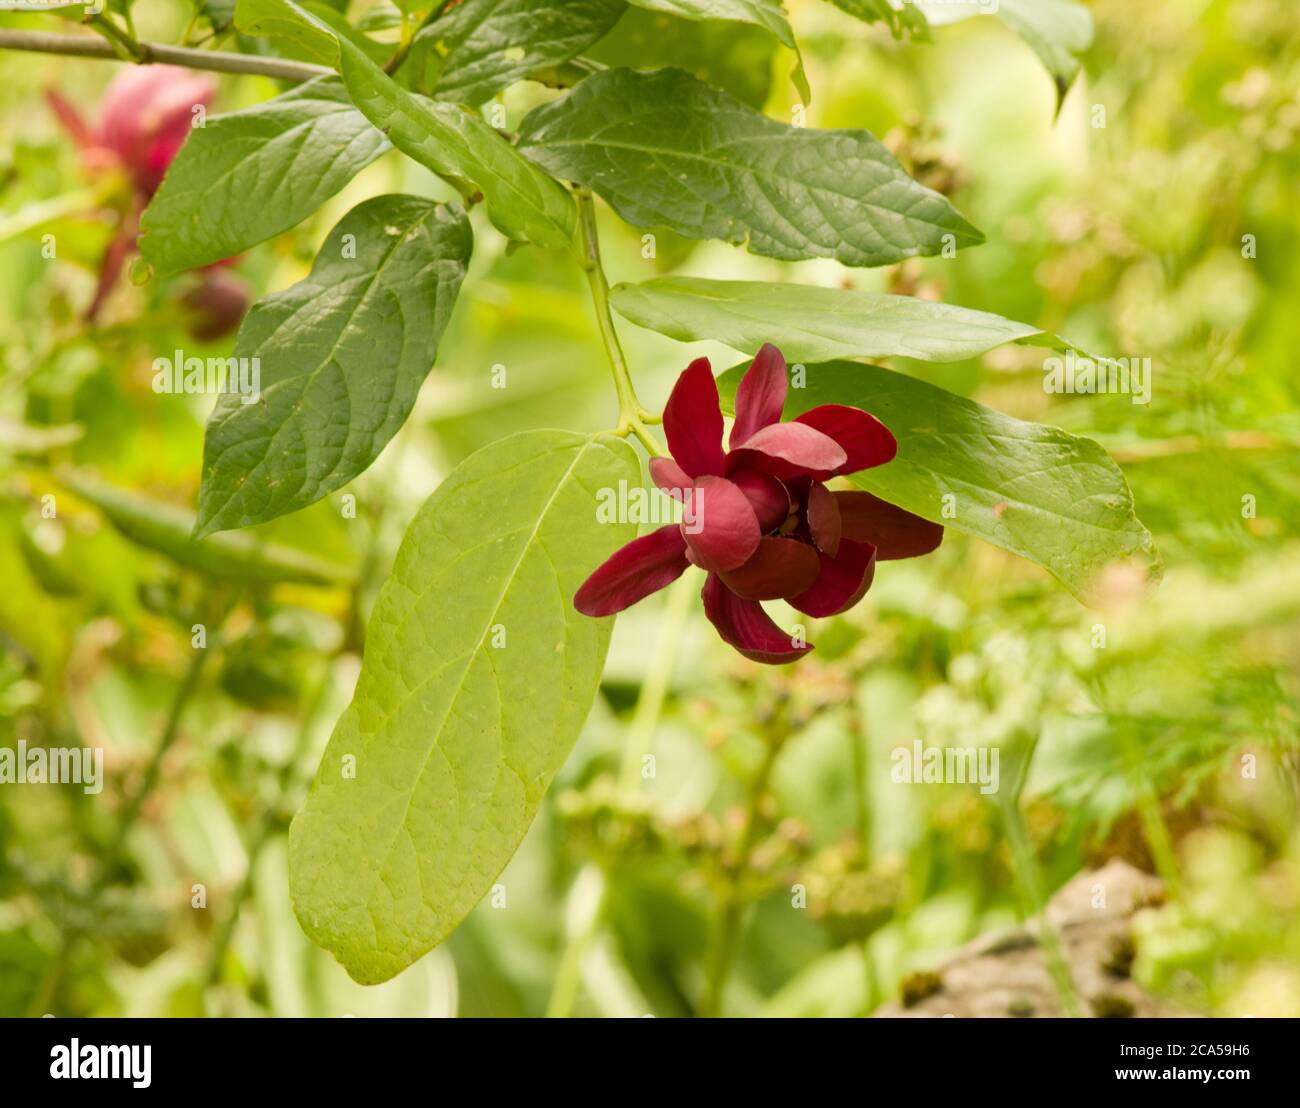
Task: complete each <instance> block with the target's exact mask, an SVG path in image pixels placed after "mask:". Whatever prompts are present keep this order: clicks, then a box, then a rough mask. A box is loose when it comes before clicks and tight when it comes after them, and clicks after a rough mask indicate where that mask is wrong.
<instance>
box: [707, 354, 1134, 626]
mask: <svg viewBox="0 0 1300 1108" xmlns="http://www.w3.org/2000/svg"><path fill="white" fill-rule="evenodd" d="M746 368H747V367H746V366H743V365H741V366H735V367H734V368H732V369H730V370H728V371H727V372H726V373H724V374H723V375H722V377H721V378H720V379H719V382H718V384H719V389H720V391H721V392H722V394H723V396H724V405H730V403H731V402H732V399H733V398H734V397H735V391H736V385H737V384H738V383H739V381H740V378H741V376H743V374H744V371H745V369H746ZM806 371H807V376H806V384H805V387H803V388H793V389H791V390H790V395H789V399H788V400H787V402H786V415H787V416H790V417H793V416H796V415H799V414H800V413H802V412H806V411H808V410H809V409H810V408H815V407H817V406H818V405H820V404H848V405H851V406H853V407H856V408H862V409H864V410H866V411H868V412H871V413H872V414H873V415H874V416H876V418H878V419H879V420H880V421H881V422H882V423H884V425H885V426H886V427H888V428H889V429H890V431H892V432H893V434H894V437H895V438H896V439H897V440H898V455H897V456H896V457H895V458H894V460H893V461H891V462H888V463H886V464H885V465H882V466H877V467H876V468H875V469H868V470H864V471H862V472H861V473H857V474H854V475H853V476H852V477H851V478H850V480H852V481H853V482H854V484H856V485H859V486H860V487H862V488H864V489H866V490H867V491H868V492H873V493H875V494H876V495H877V496H880V497H882V498H884V499H885V500H888V501H889V502H890V503H891V504H897V505H898V506H899V507H902V508H906V509H907V510H908V511H910V512H915V513H916V514H917V515H919V516H924V517H925V518H926V519H930V520H934V521H935V522H936V523H942V524H943V525H944V526H946V527H952V528H954V529H955V530H957V531H962V532H965V533H966V534H970V535H976V536H978V537H979V538H982V539H984V540H985V541H987V542H991V543H992V544H993V545H994V546H999V547H1001V548H1002V549H1004V550H1010V551H1011V552H1012V553H1013V554H1019V555H1020V556H1021V557H1022V558H1028V559H1029V560H1030V561H1032V562H1036V563H1038V564H1039V565H1041V566H1043V567H1044V568H1045V569H1047V570H1049V571H1050V572H1051V573H1052V574H1053V575H1054V576H1055V577H1056V578H1057V579H1058V580H1059V581H1060V582H1061V583H1062V584H1063V585H1065V587H1066V588H1068V589H1069V590H1070V592H1071V593H1073V594H1074V595H1075V596H1076V597H1077V598H1079V599H1080V600H1083V601H1086V599H1087V594H1088V590H1089V586H1090V584H1091V583H1092V581H1093V579H1094V577H1095V576H1096V574H1097V573H1098V571H1100V570H1101V569H1103V568H1104V567H1105V566H1107V565H1108V564H1110V563H1111V562H1114V561H1118V560H1120V559H1125V558H1131V557H1135V556H1136V557H1138V558H1139V559H1141V560H1142V561H1144V562H1146V563H1147V565H1148V566H1152V565H1153V564H1154V560H1155V550H1154V545H1153V543H1152V541H1151V535H1150V533H1149V532H1148V531H1147V529H1146V528H1145V527H1143V526H1142V524H1141V523H1140V522H1138V519H1137V516H1136V515H1134V511H1133V494H1132V493H1131V492H1130V491H1129V487H1128V484H1127V483H1126V482H1125V480H1124V475H1123V473H1121V472H1120V469H1119V466H1117V465H1116V464H1115V463H1114V461H1112V460H1111V458H1110V457H1109V455H1107V454H1106V452H1105V451H1104V450H1103V449H1102V448H1101V447H1100V446H1098V445H1097V444H1096V443H1095V442H1093V441H1092V440H1091V439H1083V438H1077V437H1076V436H1074V435H1070V434H1067V433H1066V432H1064V431H1061V430H1059V429H1057V428H1055V427H1048V426H1045V425H1043V424H1040V423H1026V422H1024V421H1023V420H1019V419H1013V418H1012V417H1011V416H1007V415H1003V414H1002V413H1001V412H995V411H993V410H992V409H990V408H985V407H983V406H981V405H979V404H976V403H975V402H974V401H971V400H967V399H966V398H965V397H961V396H956V395H954V394H953V393H950V392H945V391H944V390H943V389H938V388H935V387H934V386H933V385H928V384H926V383H925V382H923V381H918V380H916V379H915V378H912V377H906V376H904V375H903V374H901V373H894V372H893V371H891V370H888V369H883V368H881V367H880V366H872V365H859V364H856V363H853V362H828V363H825V364H822V365H809V366H807V367H806ZM947 496H951V497H952V498H953V500H952V501H950V502H949V505H948V507H949V508H950V509H951V510H950V511H945V503H944V498H945V497H947Z"/></svg>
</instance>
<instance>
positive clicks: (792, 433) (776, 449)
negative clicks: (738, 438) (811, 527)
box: [728, 423, 848, 481]
mask: <svg viewBox="0 0 1300 1108" xmlns="http://www.w3.org/2000/svg"><path fill="white" fill-rule="evenodd" d="M846 461H848V454H847V453H845V451H844V450H843V448H842V447H840V445H839V444H838V443H837V442H836V441H835V440H834V439H833V438H831V437H830V436H829V435H825V434H823V433H822V432H821V431H818V430H817V429H816V428H814V427H810V426H808V425H807V424H806V423H773V424H769V425H768V426H767V427H764V428H763V429H762V430H760V431H756V432H755V433H754V434H753V435H751V436H750V437H749V438H748V439H746V440H745V441H744V442H743V443H741V445H740V446H738V447H736V448H734V449H733V450H732V452H731V454H730V456H729V458H728V465H729V466H730V467H731V468H732V469H739V468H740V467H741V466H746V465H752V466H756V467H758V468H760V469H762V470H764V471H765V472H767V473H770V474H771V475H772V476H773V477H780V478H781V479H782V480H788V479H790V478H794V477H814V478H816V479H817V480H819V481H820V480H824V479H825V478H827V477H829V476H830V475H831V474H832V473H835V472H838V470H839V468H840V467H841V466H842V465H843V464H844V463H845V462H846Z"/></svg>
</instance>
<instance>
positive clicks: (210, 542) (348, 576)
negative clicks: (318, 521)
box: [59, 475, 356, 585]
mask: <svg viewBox="0 0 1300 1108" xmlns="http://www.w3.org/2000/svg"><path fill="white" fill-rule="evenodd" d="M59 482H60V484H62V485H64V486H66V487H67V488H68V489H70V490H71V491H72V492H74V493H75V494H76V495H77V496H79V497H80V498H81V499H82V500H85V501H87V502H88V503H91V504H93V505H95V507H97V508H98V509H99V510H100V511H101V512H103V513H104V517H105V518H106V519H107V520H108V521H109V523H111V524H112V525H113V526H114V527H115V528H116V529H117V530H118V531H120V532H121V533H122V534H123V535H125V536H126V537H127V538H128V539H130V540H131V541H132V542H134V543H136V544H137V545H139V546H143V547H145V548H147V549H149V550H156V551H157V552H158V553H160V554H163V555H166V556H167V557H168V558H170V559H171V560H172V561H174V562H176V563H177V564H179V565H182V566H185V567H187V568H189V569H195V570H198V571H199V572H200V573H205V574H207V575H208V576H210V577H219V578H223V579H227V580H234V581H240V582H243V583H245V584H248V583H251V582H260V583H262V584H276V583H279V582H295V583H299V584H306V585H337V584H347V583H350V582H351V581H352V580H353V579H354V578H355V577H356V573H355V571H354V570H353V569H352V567H350V566H342V565H339V564H337V563H335V562H329V561H326V560H325V559H323V558H317V557H315V556H314V555H312V554H308V553H307V552H306V551H303V550H298V549H296V548H294V547H290V546H285V545H283V544H282V543H276V542H271V541H269V540H267V539H265V538H263V537H261V536H257V535H251V534H247V533H242V532H241V533H239V534H234V535H213V536H212V537H211V538H206V539H203V540H201V541H200V540H196V539H194V538H192V537H191V533H192V532H193V530H194V513H193V512H190V511H187V510H186V509H184V508H179V507H177V506H175V505H173V504H163V503H160V502H159V501H157V500H152V499H150V498H149V497H146V496H141V495H140V494H139V493H135V492H131V491H129V490H127V489H119V488H116V487H114V486H112V485H106V484H103V483H102V482H99V481H92V480H89V479H87V478H83V477H78V476H76V475H61V476H60V478H59Z"/></svg>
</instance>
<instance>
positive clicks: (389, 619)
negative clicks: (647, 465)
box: [289, 431, 640, 984]
mask: <svg viewBox="0 0 1300 1108" xmlns="http://www.w3.org/2000/svg"><path fill="white" fill-rule="evenodd" d="M639 480H640V472H639V467H638V464H637V460H636V456H635V454H634V453H633V451H632V449H631V447H629V446H628V445H627V444H626V443H624V442H622V441H620V440H617V439H613V438H610V437H609V436H598V437H595V438H588V437H585V436H580V435H575V434H572V433H570V432H567V431H528V432H525V433H523V434H520V435H515V436H512V437H510V438H507V439H503V440H501V441H499V442H497V443H494V444H493V445H491V446H488V447H485V448H484V449H483V450H480V451H478V452H477V453H475V454H473V455H471V456H470V457H469V458H468V459H467V460H466V461H464V462H462V463H461V464H460V465H459V466H458V467H457V468H456V469H455V471H454V472H453V473H452V474H451V476H450V477H448V478H447V480H446V481H444V482H443V484H442V485H441V486H440V487H439V488H438V490H437V492H435V493H434V494H433V496H432V497H431V498H430V499H429V500H428V502H427V503H426V504H425V505H424V507H423V508H422V509H421V510H420V512H419V514H418V515H417V516H416V517H415V520H414V522H413V523H412V524H411V526H410V529H409V530H408V531H407V533H406V537H405V539H404V540H403V542H402V547H401V549H400V550H399V551H398V554H397V561H396V564H395V566H394V567H393V574H392V577H391V578H389V580H388V582H387V583H386V584H385V585H384V587H383V589H382V591H381V592H380V595H379V599H378V600H377V602H376V604H375V609H374V614H373V615H372V616H371V619H370V625H369V628H368V629H367V634H366V654H365V661H364V664H363V665H362V668H361V676H360V679H359V680H358V682H357V689H356V694H355V696H354V698H353V701H352V704H351V706H350V707H349V708H348V710H347V711H346V712H345V713H344V715H343V717H342V718H341V719H340V720H339V723H338V726H337V727H336V728H335V731H334V735H333V737H332V738H331V739H330V742H329V746H328V747H327V748H326V750H325V755H324V758H323V759H322V761H321V765H320V769H319V770H318V772H317V774H316V780H315V783H314V784H313V786H312V789H311V794H310V796H309V797H308V799H307V803H306V806H305V807H304V808H303V809H302V811H300V812H299V813H298V815H297V817H296V818H295V819H294V821H293V827H292V829H291V831H290V840H289V851H290V854H289V864H290V870H289V878H290V887H291V891H292V894H293V901H294V909H295V911H296V912H297V915H298V920H299V922H300V923H301V924H302V926H303V930H304V931H306V932H307V934H308V935H309V936H310V937H311V938H312V940H313V941H314V942H316V943H318V944H319V945H320V946H323V947H324V948H325V949H326V950H328V951H330V952H331V953H332V954H333V955H334V956H335V957H336V958H337V959H338V960H339V961H340V962H342V963H343V965H344V967H345V968H346V969H347V971H348V972H349V973H350V974H351V975H352V976H353V977H354V978H355V979H356V980H358V981H360V982H362V983H365V984H373V983H376V982H379V981H384V980H387V979H388V978H390V977H392V976H393V975H394V974H396V973H398V972H400V971H401V970H403V969H404V968H406V967H407V966H408V965H410V964H411V963H412V962H414V961H415V960H416V959H417V958H419V957H420V956H421V955H422V954H424V953H425V952H426V951H428V950H429V949H430V948H432V947H434V946H436V945H437V944H438V943H440V942H442V940H443V939H445V938H446V937H447V936H448V935H449V934H450V933H451V932H452V930H453V929H454V928H455V927H456V926H457V925H458V924H459V923H460V922H461V921H462V920H463V919H464V918H465V916H466V915H467V914H468V913H469V912H470V910H471V909H472V908H473V907H474V905H475V904H476V903H477V902H478V901H479V899H480V898H481V897H482V896H483V895H484V894H485V893H486V892H487V891H488V890H489V889H490V888H491V886H492V883H493V882H494V881H495V880H496V878H497V875H498V874H499V873H500V872H501V870H502V868H503V867H504V866H505V864H506V863H507V862H508V861H509V860H510V857H511V855H512V854H513V853H514V852H515V849H516V848H517V847H518V846H519V843H520V841H521V840H522V839H523V836H524V832H525V831H527V829H528V825H529V824H530V823H531V822H532V819H533V816H534V815H535V814H536V812H537V807H538V804H539V803H540V802H541V799H542V796H543V795H544V794H545V792H546V789H547V787H548V785H549V784H550V782H551V779H552V778H553V777H554V776H555V773H556V771H557V770H559V768H560V766H561V765H562V764H563V762H564V760H565V758H566V756H567V755H568V753H569V750H570V748H571V747H572V745H573V742H574V739H575V737H576V736H577V733H578V730H579V728H581V726H582V723H583V720H584V719H585V718H586V715H587V711H588V709H589V708H590V707H591V702H592V699H593V698H594V697H595V694H596V689H597V686H598V684H599V681H600V674H601V668H602V666H603V663H604V658H605V651H606V648H607V647H608V645H609V633H610V629H611V625H612V621H611V620H593V619H588V618H587V617H585V616H582V615H580V614H579V613H578V612H577V611H576V610H575V609H574V607H573V594H574V593H575V592H576V591H577V588H578V586H579V585H580V584H581V583H582V582H583V580H585V578H586V577H587V575H588V574H589V573H590V572H591V571H592V570H593V569H595V568H596V566H598V565H599V564H600V563H601V561H602V560H603V559H604V558H606V557H607V556H608V555H609V554H610V553H612V552H613V551H614V550H615V549H616V548H617V547H618V546H620V545H621V544H622V543H624V542H626V541H627V540H629V539H631V538H632V537H633V535H634V533H635V528H634V527H633V526H632V525H630V524H607V523H600V522H597V519H596V493H597V490H599V489H601V488H616V487H618V483H619V482H620V481H627V482H629V483H632V482H638V481H639ZM349 767H351V769H352V770H353V771H354V772H350V771H349Z"/></svg>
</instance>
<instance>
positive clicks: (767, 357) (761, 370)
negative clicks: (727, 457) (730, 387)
mask: <svg viewBox="0 0 1300 1108" xmlns="http://www.w3.org/2000/svg"><path fill="white" fill-rule="evenodd" d="M788 387H789V383H788V382H787V381H786V379H785V359H784V358H783V357H782V356H781V351H779V350H778V349H777V348H776V347H775V346H773V345H772V344H771V343H770V342H765V343H764V344H763V346H762V348H761V349H760V350H759V352H758V353H757V354H755V355H754V360H753V361H752V362H751V363H750V366H749V369H747V370H746V371H745V376H744V377H742V378H741V379H740V385H739V386H738V387H737V389H736V422H735V423H733V424H732V426H731V438H730V439H729V440H728V441H729V442H730V443H731V445H732V446H733V447H735V446H738V445H740V444H741V443H742V442H744V441H745V440H746V439H747V438H749V437H750V436H751V435H753V434H754V433H755V432H756V431H761V430H762V429H763V428H764V427H767V426H769V425H770V424H773V423H779V422H780V421H781V411H782V409H784V408H785V394H786V389H787V388H788Z"/></svg>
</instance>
